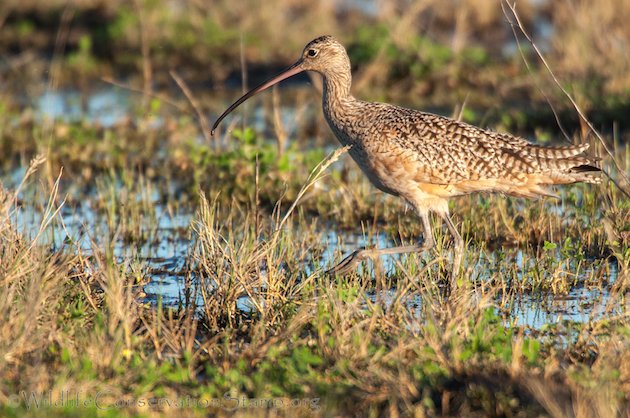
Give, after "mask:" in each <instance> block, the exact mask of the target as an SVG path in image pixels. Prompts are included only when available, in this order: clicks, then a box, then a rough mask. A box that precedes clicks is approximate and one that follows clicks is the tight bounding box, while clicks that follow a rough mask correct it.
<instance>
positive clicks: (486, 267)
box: [9, 174, 628, 329]
mask: <svg viewBox="0 0 630 418" xmlns="http://www.w3.org/2000/svg"><path fill="white" fill-rule="evenodd" d="M11 177H12V178H19V175H18V174H14V175H13V176H11ZM9 182H10V181H9ZM34 200H36V199H34ZM34 200H33V201H34ZM24 201H29V196H28V193H27V194H25V196H24V199H23V202H24ZM79 201H80V203H78V204H76V205H74V206H73V207H70V206H65V207H64V208H63V209H62V210H61V211H60V214H59V217H58V218H57V219H55V220H54V221H53V222H52V223H51V224H50V226H48V227H47V228H46V229H44V231H43V232H42V233H41V235H40V236H39V242H40V243H41V244H45V245H50V246H52V247H56V248H58V247H59V246H60V245H62V243H69V242H71V243H74V245H76V247H80V248H81V249H82V251H84V252H85V253H86V254H89V253H90V252H91V248H93V247H92V245H93V243H92V242H93V241H94V242H96V243H101V242H99V237H106V236H107V234H108V232H107V231H108V227H107V225H106V221H105V220H104V219H105V217H104V216H103V214H102V213H99V212H98V211H97V210H95V209H94V208H93V205H92V203H91V201H90V199H89V198H87V199H83V200H79ZM154 209H155V215H152V216H151V219H150V220H148V221H147V224H148V223H153V222H155V224H154V225H152V226H151V227H150V228H148V229H147V237H148V238H149V239H148V240H147V241H146V242H144V243H142V244H131V245H130V244H128V243H125V242H124V240H122V239H118V240H116V241H115V245H114V248H113V251H114V255H115V257H117V259H118V260H119V262H122V263H132V264H133V265H135V266H137V268H139V269H140V270H141V271H146V272H148V276H149V277H150V280H149V282H148V283H146V284H145V285H144V292H145V294H146V296H145V297H144V298H145V300H146V301H148V302H151V303H156V302H157V301H158V299H160V300H161V303H163V304H165V305H170V306H177V305H178V304H180V303H184V301H185V292H186V289H187V283H186V280H191V279H190V277H191V276H190V275H189V274H187V273H186V272H187V267H188V263H189V262H190V254H191V252H192V249H193V245H194V241H193V240H194V238H193V237H192V234H191V232H190V229H189V225H190V223H191V221H192V219H193V214H192V213H191V212H186V213H177V214H169V213H168V211H167V210H165V208H164V207H162V206H161V205H160V204H159V203H158V202H157V201H156V202H154ZM13 220H14V222H15V224H16V225H17V226H18V229H19V230H20V231H23V232H24V234H25V235H27V236H30V237H34V236H36V234H37V231H38V230H39V227H40V224H41V221H42V215H41V211H40V210H38V209H35V208H34V207H32V206H23V207H22V208H21V210H19V211H17V212H16V213H15V215H14V219H13ZM149 229H150V231H148V230H149ZM340 239H341V240H342V241H343V243H344V244H343V246H340V245H339V243H338V242H339V240H340ZM100 241H102V239H101V240H100ZM322 242H323V243H324V245H325V250H324V252H323V254H322V259H321V260H319V263H320V265H322V266H332V265H333V263H334V262H335V261H336V260H337V261H338V257H339V254H340V253H342V254H344V255H346V254H348V253H349V252H351V251H352V250H353V249H355V248H357V247H360V246H366V245H375V244H376V245H378V246H379V247H385V246H391V245H394V243H393V242H391V241H390V240H389V239H388V238H387V237H386V235H385V234H383V233H378V234H377V235H376V236H375V237H373V238H372V239H371V240H368V239H366V238H365V237H364V236H363V235H362V234H360V233H352V232H348V233H344V234H343V235H341V236H340V235H339V234H338V233H336V232H335V231H333V230H327V231H324V232H323V233H322ZM468 251H469V253H470V252H474V251H476V250H475V249H474V248H472V249H469V250H468ZM469 255H470V254H469ZM421 257H422V259H424V260H426V261H429V260H430V259H431V257H432V255H431V254H425V255H422V256H421ZM493 258H494V253H490V254H486V255H485V257H479V258H475V257H474V254H473V257H472V259H473V260H475V259H476V260H477V264H476V265H475V266H474V267H473V270H472V271H473V273H472V275H471V277H476V278H477V280H484V278H487V277H488V276H489V275H490V272H492V271H493V269H494V270H496V268H497V267H496V266H497V265H496V263H494V261H493ZM524 260H525V257H524V256H523V253H522V252H520V251H517V252H516V254H515V256H514V259H513V262H514V263H516V265H517V266H518V267H519V268H520V269H525V270H527V269H528V267H531V266H528V264H531V262H532V260H529V261H524ZM381 261H382V264H381V265H382V268H383V269H384V271H386V272H391V271H393V270H394V267H395V265H396V261H402V259H401V257H390V256H388V257H382V258H381ZM365 264H366V265H365V266H363V267H361V268H363V269H366V268H367V269H370V267H371V263H365ZM604 267H606V268H608V269H609V271H610V272H609V273H608V274H606V275H605V279H606V280H607V282H608V283H609V286H611V285H612V284H613V283H614V282H615V280H616V279H617V268H616V265H615V263H613V262H610V263H608V262H606V261H601V260H600V261H597V262H596V263H593V264H589V263H586V267H585V268H582V269H580V270H579V275H580V276H579V277H578V278H577V280H576V282H577V284H576V285H574V286H571V288H570V290H569V292H568V293H566V294H563V295H555V296H554V295H553V294H552V293H551V292H534V293H533V294H528V293H527V292H523V293H521V294H519V296H518V297H517V298H515V299H513V303H511V304H510V305H509V306H507V307H506V306H504V307H503V308H502V310H503V311H505V310H506V309H507V310H508V311H509V313H510V317H511V318H512V320H513V324H512V325H524V326H528V327H531V328H534V329H538V328H541V327H543V326H544V325H545V324H550V323H557V322H561V321H563V320H571V321H578V322H583V321H589V320H592V319H597V318H601V317H602V316H603V315H608V314H610V312H611V310H607V309H606V304H607V303H608V299H609V298H608V297H609V295H608V287H609V286H608V287H604V288H603V289H595V288H591V287H589V286H584V285H583V283H582V282H583V281H584V280H585V279H586V278H588V277H590V275H591V269H593V268H604ZM304 268H305V271H306V273H307V274H308V273H310V272H312V269H313V266H312V264H307V265H305V266H304ZM368 272H370V273H371V270H368ZM192 284H193V285H194V283H192ZM188 285H189V286H188V288H189V289H190V285H191V283H188ZM193 287H194V286H193ZM395 294H396V288H392V289H389V290H387V291H386V292H385V293H373V294H371V295H369V297H370V298H372V300H373V301H377V300H379V301H381V302H383V303H385V305H387V303H388V300H391V299H392V298H394V297H395ZM197 303H198V304H201V303H202V300H201V298H200V297H199V296H198V297H197ZM408 303H410V304H411V305H414V306H410V307H411V308H414V309H415V308H417V307H418V306H419V305H420V304H421V301H420V300H419V298H415V299H414V298H412V299H410V300H409V302H408ZM497 305H498V301H497ZM237 308H239V309H242V310H245V311H251V310H252V309H254V307H253V304H252V303H250V301H249V300H248V299H247V298H246V297H244V298H241V299H240V300H239V303H238V306H237ZM626 308H628V306H627V307H626ZM622 309H623V307H621V306H618V307H615V308H613V309H612V312H621V311H622Z"/></svg>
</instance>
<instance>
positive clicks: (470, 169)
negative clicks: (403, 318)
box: [213, 36, 599, 276]
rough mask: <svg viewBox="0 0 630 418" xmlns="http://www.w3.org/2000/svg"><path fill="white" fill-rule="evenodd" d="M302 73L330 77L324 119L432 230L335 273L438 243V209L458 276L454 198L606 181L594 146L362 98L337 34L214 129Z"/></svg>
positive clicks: (526, 193) (363, 253)
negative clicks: (434, 222) (562, 143)
mask: <svg viewBox="0 0 630 418" xmlns="http://www.w3.org/2000/svg"><path fill="white" fill-rule="evenodd" d="M301 71H315V72H318V73H320V74H321V75H322V76H323V78H324V92H323V110H324V116H325V117H326V121H327V122H328V124H329V125H330V128H331V129H332V131H333V132H334V134H335V136H336V137H337V139H339V141H340V142H341V143H342V144H343V145H349V146H350V149H349V153H350V155H351V156H352V158H353V159H354V161H356V163H357V164H358V165H359V167H360V168H361V170H363V172H364V173H365V174H366V175H367V177H368V178H369V179H370V181H371V182H372V184H374V186H376V187H377V188H379V189H380V190H382V191H384V192H386V193H389V194H392V195H395V196H400V197H402V198H403V199H405V200H406V201H407V202H408V203H409V204H411V205H412V206H413V207H414V208H415V209H416V211H417V212H418V214H419V215H420V217H421V218H422V222H423V227H424V230H425V233H424V241H423V243H422V244H421V245H411V246H402V247H394V248H384V249H371V250H366V249H360V250H357V251H355V252H353V253H352V254H350V255H349V256H348V257H346V258H345V259H344V260H343V261H342V262H341V263H340V264H339V265H337V266H336V267H335V268H333V269H332V270H331V271H332V272H339V273H342V272H346V271H348V270H350V269H351V268H353V267H354V266H355V265H356V264H357V263H358V262H359V261H360V260H362V259H363V258H366V257H375V256H378V255H381V254H396V253H406V252H414V251H424V250H427V249H429V248H431V247H432V246H433V245H434V242H433V234H432V232H431V227H430V222H429V212H434V213H436V214H438V215H439V216H440V217H442V219H443V220H444V221H445V223H446V225H447V226H448V228H449V230H450V232H451V234H452V235H453V237H454V239H455V256H454V261H453V276H454V275H455V274H456V273H457V272H458V270H459V266H460V263H461V258H462V255H463V248H464V242H463V240H462V238H461V236H460V235H459V233H458V232H457V229H456V228H455V226H454V225H453V223H452V221H451V219H450V217H449V214H448V203H447V201H448V198H450V197H454V196H460V195H464V194H469V193H473V192H499V193H504V194H507V195H511V196H519V197H538V196H541V195H548V196H553V194H552V193H551V192H550V191H549V190H547V189H546V188H545V186H549V185H554V184H568V183H575V182H578V181H583V182H588V183H598V182H599V178H598V176H597V175H598V172H599V169H598V168H597V167H595V166H594V165H593V164H594V161H593V159H590V158H588V157H587V156H585V155H584V154H583V153H584V151H586V149H587V148H588V144H581V145H575V146H568V147H542V146H539V145H535V144H532V143H531V142H529V141H527V140H525V139H522V138H518V137H515V136H512V135H509V134H504V133H498V132H492V131H489V130H485V129H481V128H478V127H476V126H472V125H469V124H467V123H464V122H460V121H457V120H454V119H450V118H447V117H443V116H438V115H434V114H431V113H426V112H421V111H418V110H413V109H406V108H403V107H398V106H393V105H390V104H386V103H371V102H365V101H362V100H358V99H355V98H354V97H353V96H352V95H351V94H350V86H351V79H352V76H351V71H350V60H349V58H348V55H347V53H346V50H345V49H344V47H343V46H342V45H341V44H340V43H339V42H337V41H336V40H335V39H334V38H332V37H330V36H322V37H319V38H317V39H315V40H313V41H311V42H309V43H308V44H307V45H306V47H305V48H304V51H303V53H302V57H301V58H300V59H299V60H298V61H297V62H296V63H295V64H293V65H292V66H291V67H289V68H288V69H287V70H286V71H285V72H283V73H282V74H280V75H279V76H277V77H275V78H273V79H271V80H269V81H268V82H266V83H263V84H262V85H260V86H258V87H257V88H255V89H253V90H251V91H250V92H249V93H247V94H246V95H244V96H243V97H241V98H240V99H239V100H238V101H237V102H235V103H234V104H233V105H232V106H230V107H229V108H228V109H227V110H226V111H225V112H224V113H223V114H222V115H221V116H220V117H219V118H218V119H217V121H216V122H215V124H214V126H213V131H214V129H215V128H216V127H217V125H218V124H219V122H221V120H222V119H223V118H224V117H225V116H226V115H227V114H228V113H230V112H231V111H232V110H234V109H235V108H236V107H237V106H238V105H240V104H241V103H242V102H243V101H245V100H246V99H247V98H249V97H251V96H252V95H254V94H256V93H258V92H260V91H262V90H264V89H266V88H267V87H269V86H271V85H273V84H275V83H277V82H279V81H281V80H283V79H285V78H288V77H290V76H292V75H294V74H297V73H299V72H301Z"/></svg>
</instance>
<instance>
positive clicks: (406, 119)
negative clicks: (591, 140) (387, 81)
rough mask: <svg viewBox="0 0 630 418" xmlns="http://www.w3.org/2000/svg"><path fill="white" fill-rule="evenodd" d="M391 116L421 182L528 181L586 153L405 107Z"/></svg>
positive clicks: (395, 138) (398, 142)
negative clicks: (569, 158) (567, 159)
mask: <svg viewBox="0 0 630 418" xmlns="http://www.w3.org/2000/svg"><path fill="white" fill-rule="evenodd" d="M389 115H390V116H391V117H392V118H394V119H391V122H393V121H394V120H396V123H389V124H386V126H387V129H386V130H385V132H386V133H387V139H388V140H389V143H390V144H391V146H392V147H394V148H396V149H397V152H399V153H400V155H401V156H402V157H403V158H404V159H405V160H406V161H407V162H408V163H407V166H410V167H413V170H414V179H415V180H416V181H418V182H425V183H433V184H453V183H457V182H460V181H467V180H484V179H501V178H504V179H510V180H514V181H522V180H523V179H524V178H525V176H526V174H529V173H535V172H540V171H544V170H545V169H546V168H547V167H548V166H549V167H552V166H554V165H556V164H557V163H558V162H559V161H561V159H566V158H568V157H573V156H575V155H577V154H579V153H581V152H583V151H584V150H585V149H586V147H585V146H573V147H555V148H551V147H540V146H536V145H535V144H532V143H531V142H529V141H527V140H525V139H523V138H519V137H515V136H512V135H509V134H503V133H499V132H493V131H488V130H484V129H481V128H478V127H476V126H472V125H469V124H467V123H463V122H459V121H456V120H453V119H450V118H446V117H443V116H438V115H434V114H431V113H425V112H419V111H414V110H410V109H405V108H398V107H397V108H395V111H394V112H390V113H389ZM409 161H411V162H412V163H409ZM562 161H564V160H562Z"/></svg>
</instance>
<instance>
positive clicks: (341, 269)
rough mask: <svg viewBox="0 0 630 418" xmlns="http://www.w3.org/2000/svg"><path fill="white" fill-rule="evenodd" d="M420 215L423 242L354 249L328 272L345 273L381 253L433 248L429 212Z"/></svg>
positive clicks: (409, 251) (399, 252)
mask: <svg viewBox="0 0 630 418" xmlns="http://www.w3.org/2000/svg"><path fill="white" fill-rule="evenodd" d="M420 217H421V219H422V226H423V227H424V240H423V241H422V244H418V245H401V246H398V247H390V248H370V249H367V248H360V249H358V250H355V251H353V252H352V253H351V254H350V255H348V256H347V257H346V258H344V259H343V260H341V262H340V263H339V264H337V265H336V266H335V267H333V268H331V269H330V270H328V271H327V272H326V273H329V274H345V273H347V272H349V271H350V270H352V269H353V268H354V267H356V265H357V264H359V263H360V262H361V261H363V260H364V259H366V258H375V257H378V256H380V255H392V254H407V253H419V252H423V251H426V250H429V249H431V248H433V246H434V245H435V240H434V239H433V232H432V231H431V222H430V220H429V213H428V212H427V211H421V212H420Z"/></svg>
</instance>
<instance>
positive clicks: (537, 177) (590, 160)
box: [508, 144, 602, 197]
mask: <svg viewBox="0 0 630 418" xmlns="http://www.w3.org/2000/svg"><path fill="white" fill-rule="evenodd" d="M588 147H589V144H580V145H574V146H568V147H537V146H533V147H532V149H531V150H530V152H531V154H533V155H535V156H536V157H537V159H538V164H539V167H540V169H539V170H537V171H536V172H533V173H528V174H526V176H525V177H526V180H525V184H520V185H518V186H516V187H513V188H511V190H510V191H509V192H508V194H511V195H516V196H521V197H537V196H553V197H557V195H556V194H555V193H553V192H552V191H551V190H549V189H548V188H547V187H546V186H553V185H557V184H571V183H578V182H584V183H593V184H598V183H601V181H602V179H601V177H600V174H601V169H600V168H599V167H598V166H597V165H598V162H599V159H598V158H594V157H590V156H586V155H584V154H583V153H584V151H586V150H587V149H588Z"/></svg>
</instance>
